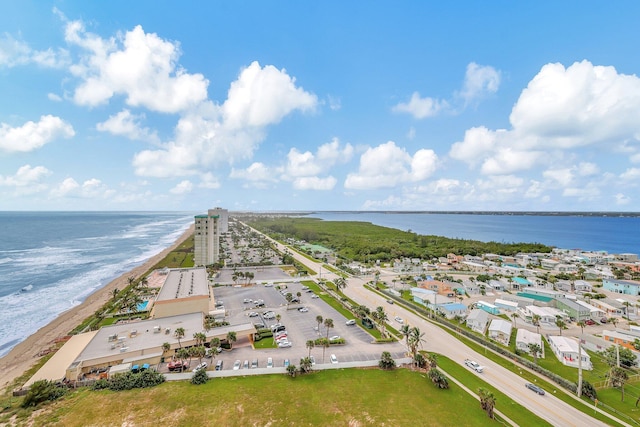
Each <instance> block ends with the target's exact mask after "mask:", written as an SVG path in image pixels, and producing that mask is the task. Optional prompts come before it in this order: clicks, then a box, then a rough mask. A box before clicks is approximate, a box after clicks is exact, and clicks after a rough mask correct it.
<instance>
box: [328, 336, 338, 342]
mask: <svg viewBox="0 0 640 427" xmlns="http://www.w3.org/2000/svg"><path fill="white" fill-rule="evenodd" d="M339 339H340V335H334V336H332V337H331V338H329V341H337V340H339Z"/></svg>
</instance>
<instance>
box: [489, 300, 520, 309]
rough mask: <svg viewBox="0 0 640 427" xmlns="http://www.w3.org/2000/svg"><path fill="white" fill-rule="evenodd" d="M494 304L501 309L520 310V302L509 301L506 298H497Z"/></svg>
mask: <svg viewBox="0 0 640 427" xmlns="http://www.w3.org/2000/svg"><path fill="white" fill-rule="evenodd" d="M494 304H495V305H496V307H498V308H499V309H500V310H506V311H517V310H518V303H517V302H515V301H507V300H504V299H500V298H496V300H495V301H494Z"/></svg>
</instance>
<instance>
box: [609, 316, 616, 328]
mask: <svg viewBox="0 0 640 427" xmlns="http://www.w3.org/2000/svg"><path fill="white" fill-rule="evenodd" d="M609 322H611V323H613V328H614V329H615V328H616V325H617V324H618V318H617V317H612V318H611V319H609Z"/></svg>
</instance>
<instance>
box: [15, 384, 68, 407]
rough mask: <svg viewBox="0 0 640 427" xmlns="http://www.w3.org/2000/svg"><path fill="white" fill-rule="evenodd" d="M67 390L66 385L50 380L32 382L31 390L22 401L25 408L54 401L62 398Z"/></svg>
mask: <svg viewBox="0 0 640 427" xmlns="http://www.w3.org/2000/svg"><path fill="white" fill-rule="evenodd" d="M66 392H67V389H66V388H65V387H61V386H59V385H57V384H56V383H54V382H53V381H49V380H40V381H36V382H34V383H33V384H31V387H30V388H29V391H28V392H27V394H26V395H25V397H24V401H23V402H22V407H23V408H28V407H30V406H38V404H39V403H42V402H46V401H53V400H56V399H59V398H61V397H62V396H64V394H65V393H66Z"/></svg>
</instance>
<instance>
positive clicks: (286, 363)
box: [284, 359, 291, 368]
mask: <svg viewBox="0 0 640 427" xmlns="http://www.w3.org/2000/svg"><path fill="white" fill-rule="evenodd" d="M290 364H291V362H289V359H284V367H285V368H288V367H289V365H290Z"/></svg>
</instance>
